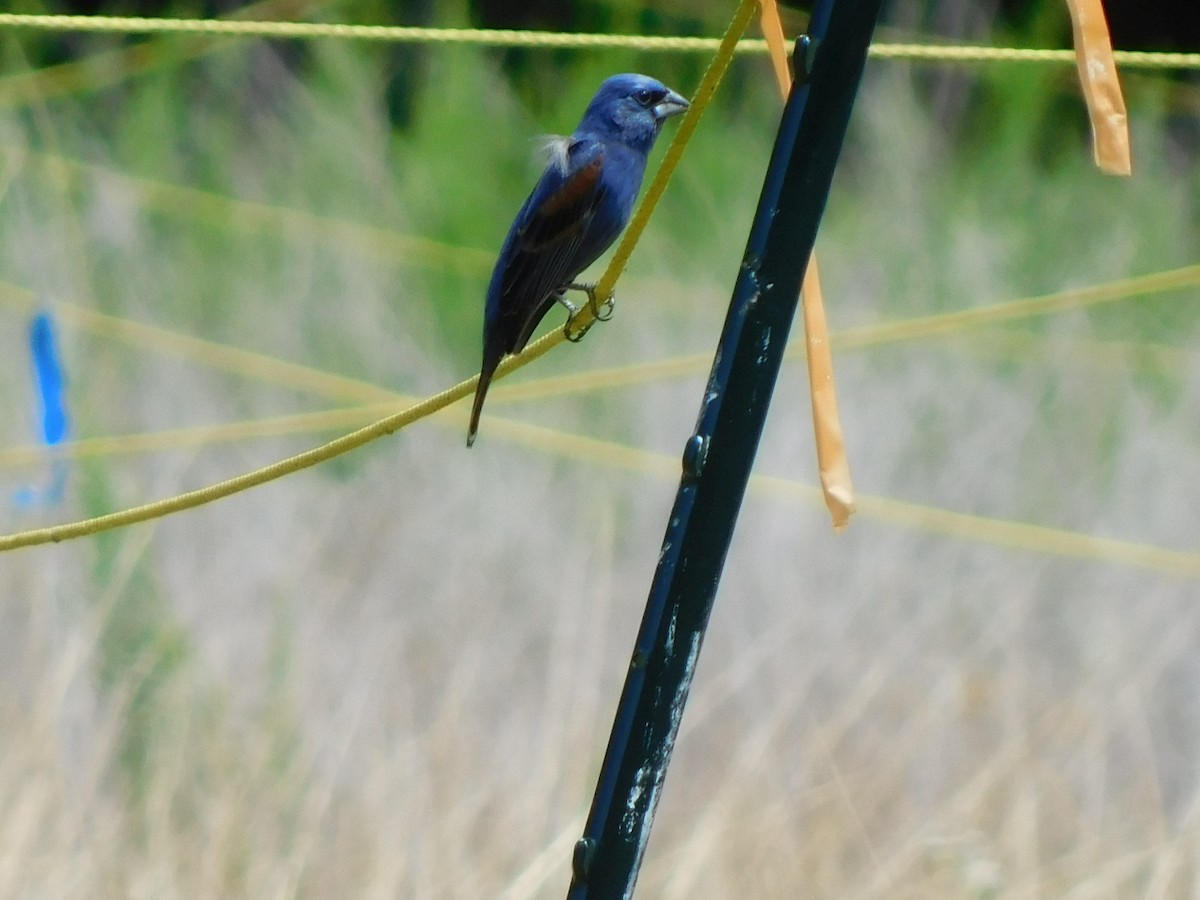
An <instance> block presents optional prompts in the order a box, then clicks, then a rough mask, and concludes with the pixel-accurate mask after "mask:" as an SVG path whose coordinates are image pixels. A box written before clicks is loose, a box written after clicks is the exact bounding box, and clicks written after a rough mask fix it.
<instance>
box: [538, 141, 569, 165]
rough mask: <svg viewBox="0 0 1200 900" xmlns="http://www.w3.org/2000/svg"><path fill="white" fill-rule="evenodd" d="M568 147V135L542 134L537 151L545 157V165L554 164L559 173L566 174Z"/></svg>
mask: <svg viewBox="0 0 1200 900" xmlns="http://www.w3.org/2000/svg"><path fill="white" fill-rule="evenodd" d="M570 148H571V139H570V138H569V137H567V136H565V135H561V134H544V135H542V142H541V146H540V147H539V148H538V152H539V154H540V155H541V156H542V157H543V158H544V159H545V161H546V164H547V165H554V166H556V167H557V168H558V171H559V173H560V174H563V175H566V174H567V166H568V164H569V163H570V157H569V156H568V151H569V150H570Z"/></svg>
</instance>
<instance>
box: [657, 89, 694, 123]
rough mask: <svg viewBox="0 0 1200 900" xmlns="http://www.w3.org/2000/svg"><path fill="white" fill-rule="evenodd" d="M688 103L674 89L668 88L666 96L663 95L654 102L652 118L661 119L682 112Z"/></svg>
mask: <svg viewBox="0 0 1200 900" xmlns="http://www.w3.org/2000/svg"><path fill="white" fill-rule="evenodd" d="M689 105H690V104H689V103H688V102H687V100H685V99H684V98H683V97H682V96H681V95H679V94H677V93H675V92H674V91H671V90H668V91H667V96H665V97H663V98H662V99H661V100H659V101H658V103H656V104H654V118H656V119H658V120H659V121H662V120H663V119H666V118H668V117H669V116H673V115H675V114H677V113H681V112H683V111H684V110H685V109H687V108H688V106H689Z"/></svg>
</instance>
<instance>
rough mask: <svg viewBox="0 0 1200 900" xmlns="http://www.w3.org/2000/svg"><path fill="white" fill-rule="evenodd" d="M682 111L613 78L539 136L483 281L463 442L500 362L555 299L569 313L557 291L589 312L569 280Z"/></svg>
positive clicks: (623, 214) (597, 245)
mask: <svg viewBox="0 0 1200 900" xmlns="http://www.w3.org/2000/svg"><path fill="white" fill-rule="evenodd" d="M687 108H688V101H687V100H686V99H684V98H683V96H681V95H680V94H678V93H677V92H676V91H673V90H672V89H671V88H669V87H667V86H666V85H665V84H663V83H662V82H660V81H657V80H656V79H654V78H651V77H649V76H648V75H638V74H634V73H625V74H622V75H613V76H612V77H611V78H608V79H606V80H605V81H604V83H603V84H601V85H600V88H599V90H597V91H596V94H595V96H593V97H592V99H591V102H590V103H589V104H588V106H587V109H586V110H585V111H584V114H583V118H582V119H581V120H580V122H579V125H578V127H577V128H576V129H575V130H574V131H573V132H572V133H571V134H570V135H569V136H566V137H560V136H554V137H551V138H549V139H548V141H547V157H548V158H547V161H546V168H545V171H543V172H542V175H541V178H540V179H539V180H538V182H537V184H536V185H535V186H534V188H533V191H532V192H531V193H530V194H529V197H528V199H526V201H525V203H524V205H523V206H522V207H521V209H520V211H519V212H518V213H517V216H516V218H515V219H514V220H513V223H512V226H511V227H510V228H509V231H508V235H507V237H505V239H504V243H503V244H502V245H501V248H500V254H499V256H498V258H497V259H496V266H495V268H494V269H493V271H492V277H491V281H490V282H489V283H488V289H487V300H486V302H485V305H484V313H483V364H482V366H481V367H480V372H479V382H478V384H477V386H476V389H475V403H474V406H473V407H472V408H471V423H470V425H469V426H468V429H467V446H468V447H470V446H471V445H472V444H474V443H475V435H476V432H477V431H478V430H479V414H480V412H481V411H482V409H483V401H484V398H485V397H486V396H487V391H488V386H489V385H490V384H491V381H492V376H493V375H494V374H495V372H496V367H497V366H498V365H500V361H501V360H502V359H503V358H504V357H505V356H507V355H508V354H510V353H520V352H521V350H522V349H523V348H524V347H525V344H526V343H527V342H528V341H529V338H530V335H532V334H533V331H534V329H535V328H537V326H538V323H539V322H541V320H542V318H543V317H544V316H545V315H546V313H548V312H549V311H550V309H551V308H552V307H553V306H554V305H555V304H556V303H561V304H562V305H563V306H565V307H566V308H567V310H568V313H569V316H570V317H573V316H574V315H575V313H576V312H577V311H578V310H577V308H576V307H575V305H574V304H572V303H571V302H570V301H568V300H567V299H566V297H565V293H566V291H567V290H570V289H576V290H582V291H585V292H586V293H587V295H588V299H589V302H590V303H591V304H592V309H593V312H597V310H596V307H595V294H594V292H593V290H592V286H591V285H579V284H576V283H575V279H576V277H578V275H579V274H580V273H581V272H582V271H583V270H584V269H586V268H587V267H588V266H590V265H591V264H592V263H593V262H595V261H596V259H597V258H598V257H599V256H600V255H601V254H602V253H604V251H605V250H607V249H608V248H609V246H610V245H611V244H612V243H613V241H615V240H616V239H617V236H618V235H620V233H621V232H622V231H623V230H624V228H625V225H626V224H627V223H628V222H629V216H630V214H631V213H632V212H633V204H634V201H635V200H636V199H637V195H638V192H639V191H640V190H641V186H642V176H643V175H644V174H645V171H646V158H647V157H648V156H649V154H650V150H651V148H652V147H653V146H654V141H655V139H656V138H657V137H658V135H659V133H660V132H661V131H662V127H663V122H664V121H665V120H667V119H668V118H670V117H671V116H674V115H677V114H678V113H681V112H683V111H684V110H686V109H687ZM569 324H570V318H568V327H569Z"/></svg>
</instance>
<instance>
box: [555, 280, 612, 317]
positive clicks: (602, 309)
mask: <svg viewBox="0 0 1200 900" xmlns="http://www.w3.org/2000/svg"><path fill="white" fill-rule="evenodd" d="M567 287H568V288H569V289H570V290H573V291H583V292H584V293H585V294H587V298H588V309H590V310H591V311H592V315H593V316H595V317H596V321H597V322H607V321H608V320H609V319H611V318H612V317H613V310H614V309H616V306H617V298H616V297H614V296H613V295H612V294H609V295H608V296H607V297H605V298H604V302H603V303H601V302H599V301H598V300H597V299H596V285H594V284H576V283H571V284H568V285H567Z"/></svg>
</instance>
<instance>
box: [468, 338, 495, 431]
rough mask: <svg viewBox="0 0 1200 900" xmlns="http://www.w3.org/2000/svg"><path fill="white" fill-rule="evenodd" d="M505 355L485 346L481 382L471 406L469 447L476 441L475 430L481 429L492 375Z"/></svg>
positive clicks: (480, 373)
mask: <svg viewBox="0 0 1200 900" xmlns="http://www.w3.org/2000/svg"><path fill="white" fill-rule="evenodd" d="M503 356H504V354H503V353H497V352H496V351H495V350H493V349H492V348H491V347H485V348H484V351H483V366H482V367H481V369H480V371H479V384H477V385H476V386H475V403H474V405H473V406H472V407H471V424H470V425H469V426H467V446H468V447H470V446H471V445H472V444H474V443H475V432H477V431H478V430H479V414H480V413H481V412H483V400H484V398H485V397H486V396H487V392H488V387H489V386H490V385H491V383H492V375H494V374H495V372H496V366H498V365H500V359H501V357H503Z"/></svg>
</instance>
